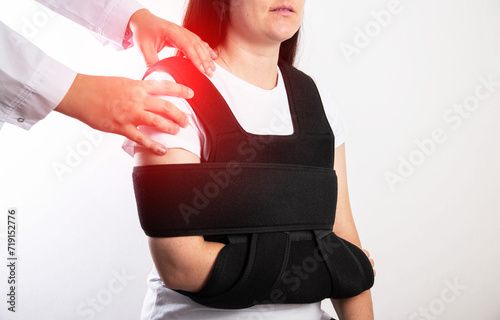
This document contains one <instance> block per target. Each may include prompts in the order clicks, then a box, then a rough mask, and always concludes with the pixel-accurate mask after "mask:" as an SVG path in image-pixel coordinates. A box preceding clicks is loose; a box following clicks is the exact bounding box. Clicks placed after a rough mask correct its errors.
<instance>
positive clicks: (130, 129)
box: [117, 125, 167, 155]
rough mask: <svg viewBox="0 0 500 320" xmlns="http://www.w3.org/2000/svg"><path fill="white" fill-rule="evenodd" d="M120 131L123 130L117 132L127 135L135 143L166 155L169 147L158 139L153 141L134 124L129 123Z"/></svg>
mask: <svg viewBox="0 0 500 320" xmlns="http://www.w3.org/2000/svg"><path fill="white" fill-rule="evenodd" d="M120 131H121V132H117V133H118V134H120V135H122V136H125V137H127V138H128V139H130V140H132V141H134V142H135V143H138V144H140V145H141V146H143V147H145V148H147V149H149V150H151V151H152V152H154V153H157V154H159V155H164V154H165V153H166V152H167V148H166V147H165V146H164V145H162V144H160V143H158V142H156V141H153V140H152V139H151V138H149V137H148V136H146V135H145V134H144V133H142V132H141V131H139V129H137V128H136V127H134V126H133V125H127V126H126V127H122V129H121V130H120Z"/></svg>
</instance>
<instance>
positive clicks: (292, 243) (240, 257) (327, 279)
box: [180, 231, 374, 309]
mask: <svg viewBox="0 0 500 320" xmlns="http://www.w3.org/2000/svg"><path fill="white" fill-rule="evenodd" d="M229 238H230V243H229V244H228V245H226V246H225V247H224V248H223V249H222V250H221V252H220V253H219V256H218V257H217V261H216V263H215V266H214V270H213V272H212V275H211V277H210V278H209V280H208V282H207V284H206V285H205V286H204V288H203V289H202V290H201V291H199V292H197V293H191V292H184V291H180V292H181V293H182V294H184V295H187V296H188V297H190V298H191V299H192V300H194V301H196V302H198V303H200V304H202V305H205V306H209V307H213V308H223V309H241V308H247V307H251V306H253V305H256V304H278V303H279V304H281V303H294V304H300V303H314V302H318V301H321V300H323V299H325V298H332V299H342V298H349V297H353V296H355V295H358V294H359V293H361V292H363V291H364V290H367V289H369V288H370V287H371V286H372V285H373V282H374V277H373V269H372V267H371V265H370V262H369V260H368V259H367V257H366V255H365V254H364V252H363V251H362V250H360V249H359V248H358V247H357V246H355V245H353V244H351V243H349V242H347V241H345V240H343V239H341V238H339V237H337V236H336V235H335V234H334V233H332V232H310V233H308V232H300V231H298V232H277V233H261V234H252V235H240V236H230V237H229ZM233 239H234V240H233Z"/></svg>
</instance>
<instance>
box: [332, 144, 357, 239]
mask: <svg viewBox="0 0 500 320" xmlns="http://www.w3.org/2000/svg"><path fill="white" fill-rule="evenodd" d="M333 168H334V169H335V173H336V174H337V185H338V187H337V190H338V194H337V210H336V214H335V224H334V225H333V232H335V234H337V235H338V236H339V237H341V238H344V239H346V240H347V241H349V242H352V243H354V244H355V245H357V246H358V247H361V242H360V240H359V236H358V232H357V230H356V225H355V223H354V218H353V216H352V211H351V204H350V201H349V190H348V187H347V165H346V157H345V143H343V144H342V145H340V146H339V147H337V148H335V162H334V167H333Z"/></svg>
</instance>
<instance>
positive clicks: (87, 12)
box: [0, 0, 143, 130]
mask: <svg viewBox="0 0 500 320" xmlns="http://www.w3.org/2000/svg"><path fill="white" fill-rule="evenodd" d="M36 1H37V2H39V3H41V4H43V5H45V6H47V7H49V8H50V9H52V10H54V11H55V12H57V13H59V14H61V15H63V16H65V17H67V18H69V19H71V20H73V21H75V22H77V23H78V24H80V25H82V26H84V27H85V28H87V29H89V30H91V31H93V32H95V33H97V34H99V35H100V36H102V37H104V38H106V39H107V40H109V42H110V43H111V44H113V46H114V47H116V48H118V49H120V48H122V49H123V48H124V49H126V48H128V47H130V46H132V41H131V38H132V35H131V33H130V32H126V31H127V25H128V21H129V19H130V17H131V16H132V14H133V13H134V12H135V11H137V10H139V9H141V8H143V6H142V5H141V4H139V3H138V2H136V1H134V0H99V1H74V0H73V1H71V0H36ZM75 77H76V72H75V71H73V70H71V69H70V68H68V67H66V66H64V65H63V64H61V63H59V62H58V61H56V60H54V59H52V58H51V57H49V56H47V55H46V54H45V53H44V52H43V51H41V50H40V49H39V48H38V47H36V46H35V45H33V44H32V43H31V42H29V41H28V40H26V39H25V38H23V37H22V36H21V35H19V34H17V33H16V32H15V31H13V30H12V29H10V28H9V27H8V26H6V25H5V24H3V23H2V22H1V21H0V128H1V127H2V125H3V124H4V123H5V122H8V123H11V124H14V125H17V126H19V127H21V128H24V129H27V130H28V129H30V128H31V127H32V126H33V125H34V124H35V123H37V122H38V121H39V120H41V119H43V118H44V117H45V116H47V114H49V112H51V111H52V110H54V108H55V107H56V106H57V105H58V104H59V102H61V100H62V99H63V98H64V95H65V94H66V92H67V91H68V90H69V88H70V86H71V84H72V83H73V81H74V79H75Z"/></svg>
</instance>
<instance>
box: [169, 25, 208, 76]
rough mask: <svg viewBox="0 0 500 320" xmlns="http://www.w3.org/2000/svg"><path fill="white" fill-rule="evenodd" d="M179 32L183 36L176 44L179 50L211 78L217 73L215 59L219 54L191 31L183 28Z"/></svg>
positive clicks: (179, 37) (180, 36)
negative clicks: (214, 72)
mask: <svg viewBox="0 0 500 320" xmlns="http://www.w3.org/2000/svg"><path fill="white" fill-rule="evenodd" d="M178 32H179V33H180V34H182V35H179V36H178V37H177V39H179V40H178V41H177V42H176V43H175V45H176V47H177V49H179V50H180V51H182V53H184V55H185V56H186V57H187V58H188V59H189V61H191V63H192V64H194V65H195V66H196V67H197V68H198V69H199V70H200V71H201V72H203V73H206V74H207V75H208V76H209V77H211V76H212V74H213V71H215V64H214V62H213V59H216V58H217V53H216V52H215V51H214V50H213V49H212V48H210V46H209V45H208V44H207V43H206V42H204V41H203V40H201V38H200V37H198V36H197V35H196V34H194V33H192V32H191V31H189V30H187V29H184V28H181V29H178Z"/></svg>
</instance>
